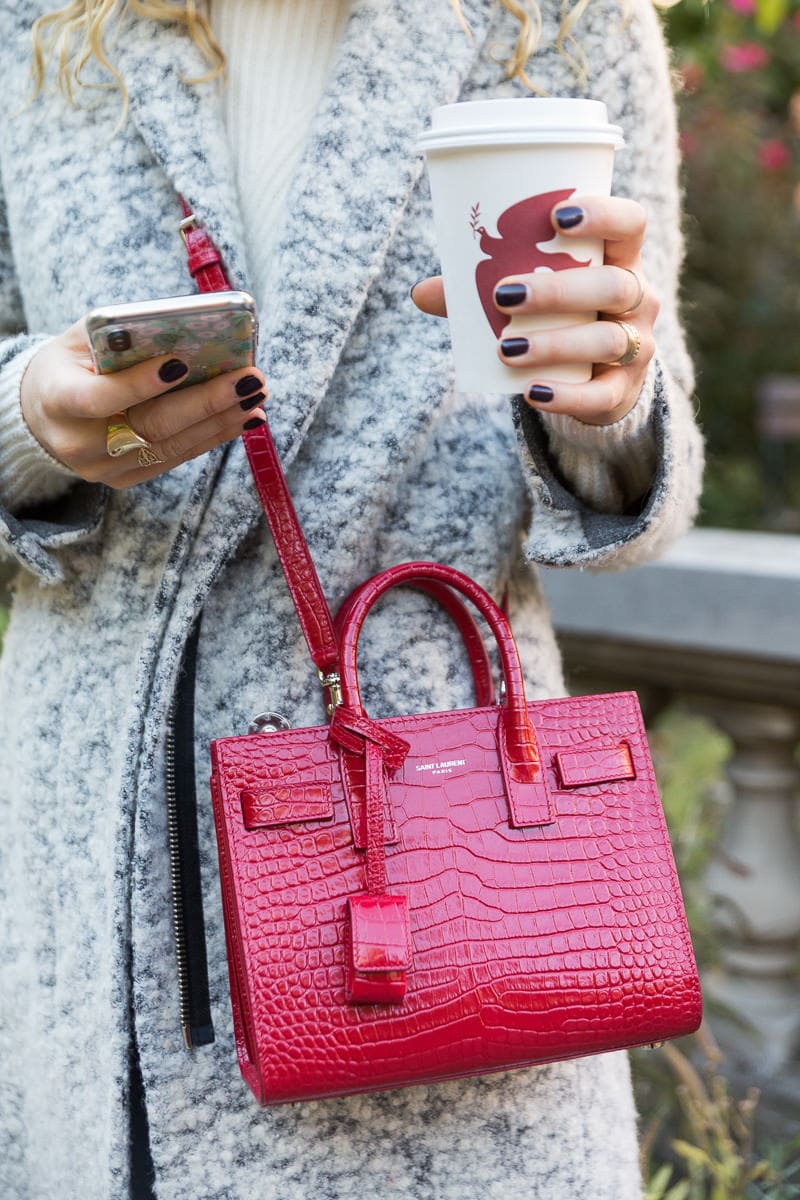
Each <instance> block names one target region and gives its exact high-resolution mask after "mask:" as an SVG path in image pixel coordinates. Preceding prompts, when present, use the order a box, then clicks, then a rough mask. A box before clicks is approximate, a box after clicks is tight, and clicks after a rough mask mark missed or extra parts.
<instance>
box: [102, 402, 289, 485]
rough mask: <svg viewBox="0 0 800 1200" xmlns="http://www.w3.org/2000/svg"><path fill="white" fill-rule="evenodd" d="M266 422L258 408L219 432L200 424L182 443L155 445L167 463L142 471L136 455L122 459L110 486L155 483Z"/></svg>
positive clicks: (206, 424) (223, 426)
mask: <svg viewBox="0 0 800 1200" xmlns="http://www.w3.org/2000/svg"><path fill="white" fill-rule="evenodd" d="M265 420H266V413H265V412H264V410H263V408H254V409H252V410H251V411H250V412H247V413H240V417H239V418H238V419H233V420H229V421H228V422H227V423H226V424H223V425H221V426H219V427H218V428H215V427H214V426H213V424H212V423H211V421H199V422H198V423H197V425H193V426H190V427H189V429H187V430H184V432H183V434H182V435H181V436H180V439H175V440H174V441H173V442H171V443H170V444H169V446H158V445H155V444H154V445H153V447H152V449H153V453H155V454H157V455H158V457H159V458H163V459H165V461H164V462H163V463H154V464H153V465H152V466H149V467H140V466H139V465H138V461H137V456H136V453H135V452H132V453H131V454H130V455H123V457H122V458H120V459H117V462H118V463H119V465H120V470H119V472H118V473H117V474H116V475H115V476H114V477H113V478H111V479H108V480H107V482H108V483H109V484H110V486H111V487H113V488H127V487H132V486H133V485H134V484H137V483H144V482H145V481H146V480H148V479H154V478H155V477H156V476H157V475H163V474H164V473H165V472H167V471H171V470H173V469H174V468H175V467H178V466H180V465H181V464H182V463H185V462H189V461H190V459H193V458H198V457H199V456H200V455H201V454H205V453H206V452H207V451H209V450H213V449H214V447H215V446H221V445H223V444H224V443H225V442H230V441H233V440H234V439H235V438H237V437H239V436H241V434H242V432H243V431H244V428H245V426H246V425H248V427H249V428H251V429H252V428H253V426H252V425H249V422H251V421H258V422H259V423H261V424H263V422H264V421H265ZM173 449H174V450H175V451H177V452H176V453H175V454H172V455H170V456H169V457H167V455H168V451H169V450H173Z"/></svg>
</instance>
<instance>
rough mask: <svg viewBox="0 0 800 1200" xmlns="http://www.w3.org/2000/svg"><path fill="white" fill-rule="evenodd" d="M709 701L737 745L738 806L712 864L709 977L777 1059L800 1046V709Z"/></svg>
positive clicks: (731, 772)
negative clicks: (714, 963) (713, 947)
mask: <svg viewBox="0 0 800 1200" xmlns="http://www.w3.org/2000/svg"><path fill="white" fill-rule="evenodd" d="M703 709H704V711H706V712H707V713H708V715H709V716H710V717H711V718H712V719H713V720H714V721H715V723H716V724H718V725H719V726H720V728H721V729H722V730H723V731H724V732H725V733H727V734H728V736H729V737H730V738H731V740H732V742H733V746H734V750H733V754H732V756H731V758H730V760H729V761H728V763H727V765H726V768H725V770H726V774H727V777H728V779H729V781H730V785H731V804H730V809H729V811H728V813H727V818H726V821H725V825H724V829H723V833H722V837H721V840H720V843H719V847H718V852H717V853H716V854H715V855H714V857H713V858H712V860H711V863H710V865H709V868H708V871H707V874H706V887H707V890H708V894H709V897H710V899H711V901H712V904H713V906H714V924H715V927H716V928H717V930H718V932H719V934H720V945H721V969H719V970H716V971H712V972H708V974H707V978H706V983H707V986H708V987H709V989H710V992H711V993H712V994H713V995H714V996H715V997H717V998H718V999H720V1000H722V1001H723V1002H724V1003H725V1004H726V1005H727V1006H728V1007H729V1008H731V1009H733V1010H734V1011H735V1012H737V1013H739V1014H741V1015H742V1016H744V1017H746V1018H747V1019H748V1020H749V1022H750V1024H751V1026H752V1027H753V1032H754V1034H755V1037H756V1040H757V1042H758V1045H759V1048H760V1052H761V1054H762V1056H763V1063H764V1066H765V1068H766V1069H769V1068H771V1067H777V1066H779V1065H780V1064H781V1063H783V1062H786V1061H788V1060H789V1059H790V1058H791V1057H792V1056H793V1054H794V1053H795V1052H796V1051H798V1050H800V989H799V987H798V978H797V967H798V945H800V837H799V836H798V831H797V807H796V805H797V798H798V795H800V768H798V766H797V762H796V759H795V747H796V746H797V743H798V741H800V713H798V712H790V711H789V710H787V709H785V708H778V707H776V706H772V705H766V704H762V705H758V704H747V703H742V702H739V701H724V700H714V701H711V702H708V703H707V704H704V705H703Z"/></svg>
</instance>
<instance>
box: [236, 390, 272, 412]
mask: <svg viewBox="0 0 800 1200" xmlns="http://www.w3.org/2000/svg"><path fill="white" fill-rule="evenodd" d="M266 398H267V396H266V393H265V392H259V393H258V395H257V396H248V397H247V399H246V400H240V401H239V408H242V409H244V411H245V412H247V411H248V409H250V408H255V406H256V405H257V404H260V403H261V401H262V400H266Z"/></svg>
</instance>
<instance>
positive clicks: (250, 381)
mask: <svg viewBox="0 0 800 1200" xmlns="http://www.w3.org/2000/svg"><path fill="white" fill-rule="evenodd" d="M263 386H264V385H263V383H262V382H261V380H260V379H258V378H257V377H256V376H255V375H245V376H244V377H243V378H242V379H240V380H238V382H237V383H236V395H237V396H252V394H253V392H260V391H261V389H262V388H263Z"/></svg>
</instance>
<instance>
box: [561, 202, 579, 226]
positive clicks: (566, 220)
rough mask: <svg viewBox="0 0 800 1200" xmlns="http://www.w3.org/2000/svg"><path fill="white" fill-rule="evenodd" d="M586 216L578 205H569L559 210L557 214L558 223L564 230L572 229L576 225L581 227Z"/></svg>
mask: <svg viewBox="0 0 800 1200" xmlns="http://www.w3.org/2000/svg"><path fill="white" fill-rule="evenodd" d="M585 216H586V214H585V213H584V211H583V209H582V208H578V207H577V206H576V205H574V204H572V205H570V204H568V205H567V206H566V207H565V208H559V209H558V211H557V212H556V222H557V224H558V225H560V226H561V228H562V229H572V228H573V227H574V226H575V225H580V223H581V221H582V220H583V218H584V217H585Z"/></svg>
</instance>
